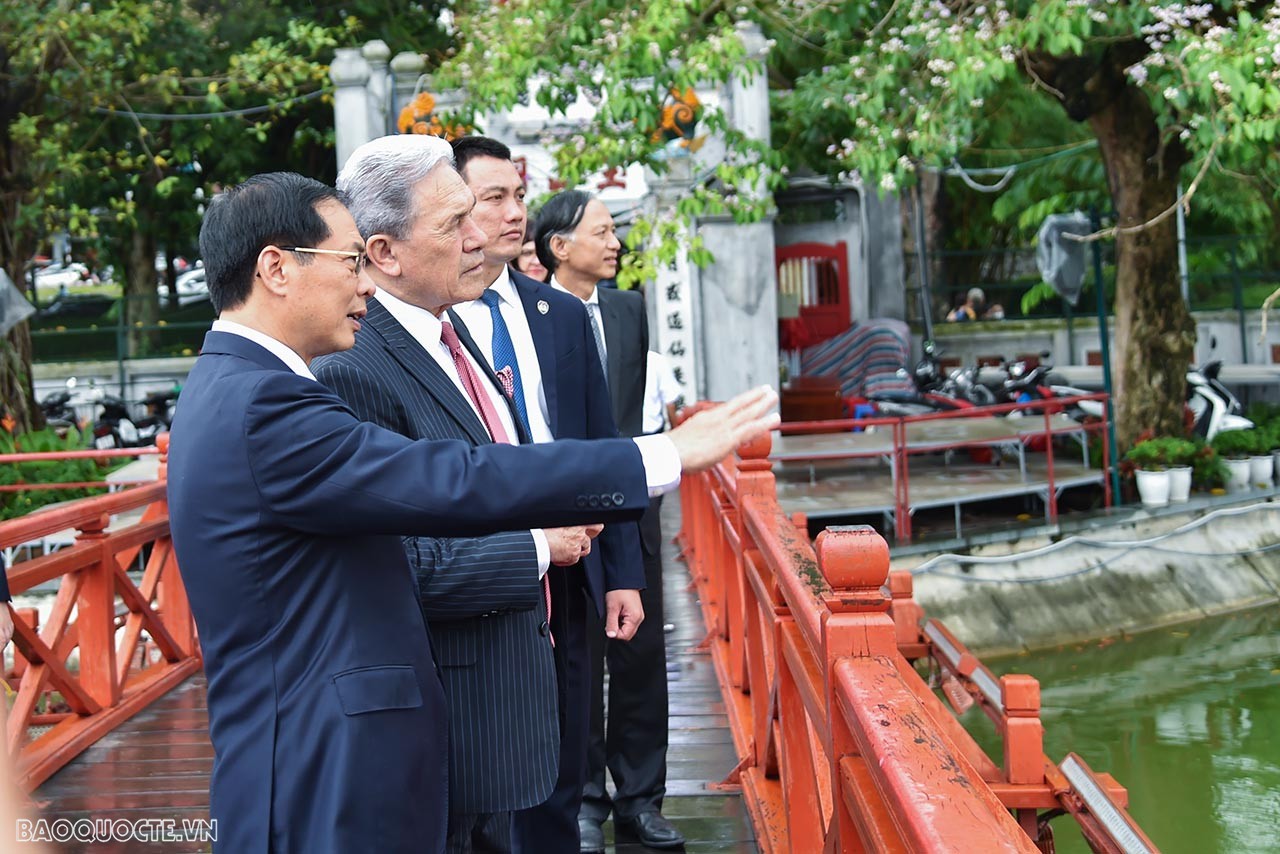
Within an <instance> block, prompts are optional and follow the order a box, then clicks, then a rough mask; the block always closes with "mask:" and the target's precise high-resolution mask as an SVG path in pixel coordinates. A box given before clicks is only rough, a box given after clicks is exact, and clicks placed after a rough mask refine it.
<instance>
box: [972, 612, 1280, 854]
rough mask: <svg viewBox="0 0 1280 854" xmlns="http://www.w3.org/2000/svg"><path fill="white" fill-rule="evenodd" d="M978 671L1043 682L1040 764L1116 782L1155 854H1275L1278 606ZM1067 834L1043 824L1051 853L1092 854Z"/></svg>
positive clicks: (986, 734) (1059, 823) (983, 729)
mask: <svg viewBox="0 0 1280 854" xmlns="http://www.w3.org/2000/svg"><path fill="white" fill-rule="evenodd" d="M986 663H987V665H988V666H989V667H990V668H991V669H992V670H993V671H994V672H995V673H996V674H997V676H998V675H1000V674H1003V673H1028V674H1030V675H1032V676H1035V677H1036V678H1037V679H1039V680H1040V685H1041V692H1042V695H1041V707H1042V720H1043V722H1044V727H1045V740H1044V746H1045V752H1046V753H1047V754H1048V755H1049V757H1050V758H1051V759H1053V760H1054V761H1056V762H1060V761H1061V760H1062V758H1063V757H1064V756H1066V754H1067V753H1068V752H1069V751H1073V752H1075V753H1077V754H1079V755H1080V756H1081V757H1082V758H1083V759H1084V760H1085V762H1087V763H1088V764H1089V766H1090V767H1092V768H1093V769H1094V771H1107V772H1109V773H1111V774H1112V775H1113V776H1115V778H1116V779H1117V780H1118V781H1119V782H1120V783H1121V785H1123V786H1125V787H1127V788H1128V790H1129V798H1130V806H1129V810H1130V812H1131V813H1132V815H1133V816H1134V818H1136V819H1137V821H1138V823H1139V824H1140V825H1141V826H1142V828H1143V830H1144V831H1146V833H1147V835H1148V836H1149V837H1150V838H1151V839H1152V841H1153V842H1155V844H1156V845H1157V846H1158V847H1159V848H1160V850H1161V851H1163V852H1164V854H1215V852H1220V854H1254V853H1255V852H1257V854H1262V852H1280V606H1272V607H1268V608H1265V609H1260V610H1255V611H1248V612H1241V613H1238V614H1233V615H1229V616H1224V617H1214V618H1210V619H1206V620H1203V621H1201V622H1198V623H1192V624H1188V625H1183V626H1177V627H1174V628H1169V629H1162V630H1159V631H1156V632H1151V633H1147V634H1142V635H1138V636H1136V637H1130V638H1117V639H1115V640H1114V641H1103V642H1101V643H1093V644H1086V645H1081V646H1073V647H1069V648H1063V649H1060V650H1054V651H1050V652H1041V653H1034V654H1030V655H1024V656H1018V657H1013V658H1005V659H997V660H993V661H989V662H986ZM964 722H965V725H966V726H968V727H969V728H970V730H971V731H972V732H974V734H975V736H977V737H978V739H979V741H981V742H982V744H983V745H984V747H986V749H987V751H988V753H989V754H990V755H991V756H992V758H994V759H997V761H998V760H999V756H1000V752H999V742H998V740H997V739H996V738H995V737H994V732H993V729H992V727H991V726H990V724H989V722H988V721H987V720H986V718H985V717H984V716H983V715H982V712H981V711H978V710H976V709H975V710H971V711H970V712H969V713H968V714H966V715H965V717H964ZM1074 826H1075V824H1074V822H1073V821H1072V820H1071V819H1070V817H1068V816H1063V817H1061V818H1058V819H1055V820H1054V822H1053V827H1054V832H1055V835H1056V840H1057V844H1058V851H1059V852H1061V854H1076V852H1088V851H1089V848H1088V846H1087V845H1086V844H1085V843H1084V841H1083V839H1082V838H1081V837H1080V835H1079V833H1078V832H1077V831H1075V830H1074Z"/></svg>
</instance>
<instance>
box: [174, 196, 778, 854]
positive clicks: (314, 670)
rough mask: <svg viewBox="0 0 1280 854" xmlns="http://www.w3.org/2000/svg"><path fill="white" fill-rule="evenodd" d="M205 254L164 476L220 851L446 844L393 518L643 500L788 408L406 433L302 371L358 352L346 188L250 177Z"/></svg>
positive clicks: (366, 286) (435, 530) (610, 516)
mask: <svg viewBox="0 0 1280 854" xmlns="http://www.w3.org/2000/svg"><path fill="white" fill-rule="evenodd" d="M459 183H460V180H459ZM445 189H447V188H445ZM463 189H464V190H465V187H464V188H463ZM468 195H469V191H468ZM440 201H441V202H443V199H441V200H440ZM469 214H470V205H469V204H465V203H464V205H462V207H461V209H460V211H459V213H458V216H457V217H456V221H455V224H454V226H453V228H452V233H453V240H454V241H455V242H452V243H451V242H450V237H449V235H447V234H442V235H440V239H441V242H442V245H444V248H445V251H446V252H449V253H452V257H453V258H460V256H461V254H462V253H461V237H460V234H459V229H460V227H461V226H462V225H463V224H464V223H465V222H466V220H467V219H468V217H469ZM455 247H456V248H455ZM200 248H201V253H202V256H203V258H204V261H205V270H206V271H207V273H208V279H209V291H210V299H211V301H212V303H213V305H214V308H215V310H216V311H218V313H219V317H218V320H217V321H216V322H215V324H214V329H213V331H211V332H210V333H209V334H208V335H207V336H206V338H205V343H204V347H203V349H202V353H201V356H200V358H199V359H198V360H197V362H196V365H195V367H194V368H193V369H192V371H191V374H190V376H189V377H188V382H187V385H186V387H185V389H184V393H183V398H184V400H183V406H182V409H181V410H180V411H179V413H178V415H177V418H176V420H175V423H174V426H173V440H172V444H171V446H170V458H169V480H168V487H169V502H170V519H171V528H172V533H173V541H174V547H175V549H176V551H177V557H178V560H179V565H180V566H181V569H182V576H183V581H184V583H185V585H186V587H187V590H188V594H189V596H190V600H191V608H192V611H193V613H194V615H195V618H196V623H197V627H198V629H199V633H200V642H201V649H202V653H203V656H204V666H205V673H206V676H207V678H208V706H209V729H210V736H211V738H212V741H213V746H214V751H215V761H214V769H213V775H212V779H211V783H210V811H211V813H212V817H213V818H214V819H215V820H217V822H218V847H219V850H221V851H227V852H235V854H255V852H268V851H271V852H277V854H282V853H283V854H288V852H306V854H317V853H318V852H320V853H321V854H323V852H333V854H345V853H346V852H352V851H377V852H380V854H381V852H422V851H428V852H436V851H439V850H440V849H441V847H442V845H443V840H444V830H445V808H446V807H445V804H446V791H445V790H446V786H447V783H446V762H445V741H446V734H445V729H444V715H445V710H444V701H443V695H442V691H441V687H440V682H439V677H438V675H437V673H436V672H435V665H434V663H433V662H432V660H431V646H430V641H429V638H428V634H427V630H426V625H425V622H424V621H423V617H422V613H421V611H420V610H419V608H418V604H417V600H416V596H415V591H414V583H413V577H412V574H411V572H410V569H409V566H408V562H407V560H406V557H405V553H404V547H403V545H402V544H401V542H400V539H399V537H398V536H397V535H400V534H417V535H434V536H441V535H446V536H472V535H479V534H484V533H491V532H493V531H496V530H508V529H515V528H535V527H549V526H555V525H574V524H590V523H594V522H599V521H604V522H605V523H606V524H607V523H609V522H617V521H621V520H626V519H630V518H634V517H635V515H636V513H637V512H638V511H640V510H642V509H643V507H644V506H645V505H647V504H648V495H649V493H650V491H655V490H656V491H661V489H662V488H663V487H664V486H665V484H663V481H666V480H668V479H673V476H672V474H671V473H663V472H661V471H660V470H659V469H660V468H661V465H662V462H661V460H660V457H661V456H662V455H663V454H664V453H667V452H673V453H674V454H675V456H676V458H677V460H676V467H677V468H679V467H681V466H683V468H684V469H685V470H696V469H701V468H705V467H707V466H709V465H711V464H713V463H714V461H715V460H716V459H718V458H720V457H722V456H724V455H725V454H727V453H728V452H729V451H730V450H731V449H732V448H733V447H734V446H735V445H736V444H737V443H738V442H741V441H745V440H747V439H749V438H751V437H753V436H755V435H758V434H759V433H761V432H762V431H763V430H767V429H769V428H770V427H771V426H772V425H773V424H774V423H776V418H775V417H773V416H768V415H766V414H765V410H766V409H767V408H769V407H771V406H772V404H773V403H774V400H775V397H774V396H773V395H772V394H771V393H770V392H768V391H767V390H757V391H755V392H751V393H748V394H745V395H742V396H741V397H740V398H739V399H735V401H731V402H730V403H729V404H726V406H724V407H722V408H721V409H720V410H719V415H718V416H717V415H716V414H715V413H713V414H712V417H710V418H707V419H703V420H702V421H701V423H700V424H698V425H695V429H694V430H690V431H686V432H685V433H684V434H683V435H677V434H676V433H672V434H669V435H670V437H671V438H670V446H669V447H668V448H667V449H660V448H659V447H658V446H653V447H648V448H646V447H644V446H642V445H641V444H640V443H639V442H634V443H633V442H630V441H628V440H612V441H608V440H606V441H598V442H593V443H590V444H589V445H588V444H585V443H577V442H566V443H563V444H561V443H557V444H552V445H540V446H539V445H533V446H528V447H513V446H506V445H485V446H483V447H471V446H469V445H468V443H466V442H460V441H416V442H415V441H412V440H410V439H407V438H405V437H403V436H399V435H397V434H395V433H393V432H391V431H387V430H383V429H382V428H379V427H377V426H375V425H372V424H368V423H364V422H360V421H359V420H358V419H357V418H356V417H355V416H354V415H353V414H352V412H351V410H350V409H348V408H347V407H346V406H345V405H344V404H343V403H342V401H341V400H340V399H338V398H337V397H336V396H334V395H333V394H332V393H331V392H329V391H328V390H327V389H325V388H324V387H323V386H321V385H320V384H319V383H317V382H315V380H314V378H313V377H312V376H311V373H310V370H309V367H308V365H309V363H310V362H311V360H313V359H315V358H316V357H318V356H321V355H324V354H326V353H330V352H334V351H337V350H343V349H347V348H349V347H351V346H352V344H353V343H354V340H355V334H356V332H357V330H358V329H359V328H360V321H361V319H362V318H363V317H364V315H365V313H366V306H365V300H366V298H367V297H369V296H371V295H372V293H373V291H374V287H373V285H372V283H371V282H370V280H369V278H368V277H367V275H366V274H365V273H364V271H363V264H364V261H365V254H364V251H365V247H364V241H363V240H362V239H361V237H360V233H359V231H358V230H357V228H356V225H355V222H354V220H353V219H352V218H351V215H350V214H349V213H348V212H347V210H346V208H345V206H344V205H343V202H342V199H341V196H340V195H339V194H338V193H337V192H336V191H334V190H332V189H331V188H328V187H326V186H324V185H323V184H320V183H318V182H315V181H312V180H310V179H307V178H303V177H301V176H298V175H290V174H287V173H275V174H271V175H260V176H256V177H255V178H252V179H250V180H249V181H247V182H245V183H244V184H242V185H240V186H238V187H236V188H233V189H232V190H229V191H228V192H226V193H224V194H221V195H220V196H218V197H217V198H215V200H214V201H213V202H212V203H211V204H210V206H209V210H208V212H207V213H206V215H205V222H204V225H203V226H202V228H201V232H200ZM690 423H693V422H692V421H691V422H690Z"/></svg>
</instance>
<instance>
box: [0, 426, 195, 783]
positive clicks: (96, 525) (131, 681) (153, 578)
mask: <svg viewBox="0 0 1280 854" xmlns="http://www.w3.org/2000/svg"><path fill="white" fill-rule="evenodd" d="M160 438H161V442H162V444H161V452H162V453H163V452H164V450H165V448H166V447H167V441H168V437H167V436H162V437H160ZM76 453H78V454H80V455H84V454H95V453H97V455H101V454H100V453H98V452H76ZM41 456H42V457H45V458H47V457H48V455H41ZM162 459H163V458H162ZM104 485H105V484H104ZM139 509H141V511H142V513H141V517H140V518H139V519H138V521H136V522H134V523H132V524H128V525H125V526H123V527H120V528H118V529H113V530H110V531H108V530H107V528H108V525H109V524H110V519H111V517H112V516H114V515H117V514H121V513H129V512H130V511H137V510H139ZM67 529H74V530H75V531H76V532H77V533H76V538H75V542H74V544H73V545H71V546H70V547H68V548H65V549H61V550H59V551H56V552H53V553H51V554H46V555H42V556H38V557H33V558H32V559H30V560H27V561H23V562H20V563H17V564H15V565H14V566H13V568H12V569H10V570H9V572H8V579H9V590H10V593H11V594H13V595H15V596H16V595H18V594H21V593H24V592H26V591H29V590H31V589H32V588H34V587H36V586H38V585H42V584H45V583H46V582H50V581H53V580H55V579H57V580H58V585H57V592H56V594H55V596H54V600H53V606H52V610H51V612H50V613H49V615H48V617H47V618H46V619H45V620H44V624H43V625H39V621H38V620H37V618H36V610H35V609H32V608H22V609H16V610H14V612H13V616H14V636H13V648H14V655H13V663H12V665H11V666H9V667H8V668H6V671H5V673H4V679H5V682H6V688H7V689H8V691H9V692H10V693H11V694H12V701H11V704H10V705H9V708H8V716H7V720H6V721H5V728H4V733H5V747H6V749H7V751H8V754H9V756H10V758H11V761H12V764H13V766H14V768H15V776H16V781H17V783H18V784H19V785H20V786H22V788H23V789H24V790H26V791H31V790H33V789H34V788H35V787H37V786H39V785H40V783H42V782H43V781H44V780H46V779H48V777H49V776H50V775H52V774H53V773H54V772H55V771H57V770H58V769H59V768H61V767H62V766H63V765H65V764H66V763H67V762H69V761H70V760H71V759H72V758H74V757H75V756H76V755H77V754H78V753H80V752H81V751H82V750H84V749H85V748H86V747H88V746H89V745H91V744H93V743H94V742H95V741H97V740H98V739H99V738H101V737H102V736H103V735H105V734H106V733H108V732H110V731H111V730H112V729H113V728H114V727H116V726H117V725H118V724H120V723H121V722H123V721H124V720H127V719H128V718H129V717H131V716H133V715H134V714H136V713H137V712H138V711H140V710H141V709H143V708H145V707H146V706H147V705H148V704H149V703H151V702H152V701H154V700H155V699H157V698H159V697H160V696H162V695H164V694H165V693H166V692H167V691H169V690H170V689H172V688H174V687H176V686H177V685H179V684H180V683H181V682H182V681H183V680H184V679H186V678H187V677H188V676H190V675H191V674H193V673H196V672H197V671H198V670H199V669H200V648H199V644H198V641H197V639H196V631H195V623H194V621H193V620H192V617H191V609H190V606H189V604H188V601H187V595H186V589H185V588H184V587H183V585H182V579H181V577H180V576H179V574H178V564H177V560H176V558H175V557H174V552H173V542H172V540H171V539H170V537H169V511H168V504H167V502H166V499H165V483H164V466H163V463H162V465H161V474H160V478H159V480H157V481H156V482H155V483H152V484H148V485H143V486H136V487H133V488H130V489H126V490H124V491H121V492H116V493H114V494H110V495H102V496H98V497H94V498H86V499H82V500H79V501H75V502H72V503H69V504H67V505H65V506H61V507H53V508H50V509H45V510H41V511H40V512H36V513H31V514H28V515H27V516H23V517H21V518H17V519H11V520H9V521H6V522H0V548H10V547H13V546H18V545H21V544H23V543H29V542H33V541H37V540H40V539H41V538H42V537H46V536H49V535H50V534H54V533H57V532H59V531H65V530H67ZM140 555H142V556H143V557H144V558H145V564H144V568H143V570H142V575H141V578H140V579H138V580H135V579H134V578H133V577H131V576H130V575H129V572H128V570H129V568H130V567H131V566H133V565H134V564H135V562H137V561H138V560H139V556H140ZM9 607H10V608H11V609H12V606H9Z"/></svg>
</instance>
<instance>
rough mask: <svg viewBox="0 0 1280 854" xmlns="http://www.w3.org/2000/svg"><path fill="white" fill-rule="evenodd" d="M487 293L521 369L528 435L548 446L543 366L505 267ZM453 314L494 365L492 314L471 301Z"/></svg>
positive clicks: (548, 431) (486, 307) (478, 303)
mask: <svg viewBox="0 0 1280 854" xmlns="http://www.w3.org/2000/svg"><path fill="white" fill-rule="evenodd" d="M489 290H491V291H493V292H494V293H495V294H497V295H498V311H500V312H501V313H502V319H503V321H504V322H505V323H506V324H507V332H508V334H510V335H511V343H512V344H513V345H514V346H515V348H516V362H518V363H519V365H520V388H521V390H523V392H524V403H525V410H526V411H527V412H528V414H529V432H530V434H532V437H533V441H535V442H550V441H551V440H553V439H554V438H555V437H554V436H552V435H551V415H550V413H548V412H547V392H546V389H545V388H544V386H543V383H542V366H541V365H540V364H538V350H537V348H536V347H534V344H533V332H532V331H530V329H529V318H528V317H527V316H526V315H525V313H524V304H523V303H522V302H521V301H520V294H519V293H518V292H517V291H516V286H515V283H514V282H512V281H511V274H510V273H509V272H508V271H507V265H505V264H503V265H502V272H501V273H499V274H498V278H497V279H496V280H494V283H493V284H492V285H490V286H489ZM453 310H454V311H455V312H456V313H457V315H458V317H460V318H462V322H463V323H465V324H466V325H467V330H468V331H469V332H470V333H471V338H472V340H474V341H475V342H476V346H477V347H479V348H480V352H481V353H485V354H486V355H488V357H489V361H490V363H492V362H493V314H492V313H491V312H490V311H489V306H487V305H485V304H484V300H478V299H477V300H472V301H471V302H464V303H461V304H459V305H455V306H454V307H453Z"/></svg>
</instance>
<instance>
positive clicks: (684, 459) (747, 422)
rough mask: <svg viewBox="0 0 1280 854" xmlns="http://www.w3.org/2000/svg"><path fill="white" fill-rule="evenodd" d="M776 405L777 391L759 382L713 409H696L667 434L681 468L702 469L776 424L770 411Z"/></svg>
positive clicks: (773, 414) (693, 470)
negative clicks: (690, 416) (699, 410)
mask: <svg viewBox="0 0 1280 854" xmlns="http://www.w3.org/2000/svg"><path fill="white" fill-rule="evenodd" d="M777 405H778V393H777V392H775V391H774V390H773V389H772V388H770V387H769V386H761V387H759V388H755V389H752V390H751V391H747V392H743V393H742V394H740V395H738V396H737V397H735V398H733V399H732V400H729V401H726V402H725V403H722V404H720V405H719V406H717V407H715V408H714V409H707V410H703V411H702V412H699V413H698V414H697V415H694V416H693V417H692V418H690V419H688V420H687V421H685V422H684V423H683V424H681V425H680V426H679V427H677V428H675V429H674V430H672V431H671V432H670V433H668V434H667V436H668V437H669V438H670V439H671V441H672V443H673V444H674V445H675V446H676V452H677V453H679V455H680V465H681V466H682V468H683V470H684V471H686V472H698V471H705V470H706V469H709V468H711V467H712V466H713V465H715V464H716V463H718V462H720V461H721V460H723V459H724V458H725V457H727V456H729V454H731V453H733V451H734V450H735V449H736V448H737V447H738V446H739V445H741V444H742V443H743V442H749V441H751V440H752V439H756V438H758V437H760V436H763V435H764V434H765V433H768V432H769V431H770V430H772V429H773V428H774V427H777V426H778V423H779V421H780V420H781V419H780V418H779V417H778V413H776V412H774V411H772V410H773V409H774V407H775V406H777Z"/></svg>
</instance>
